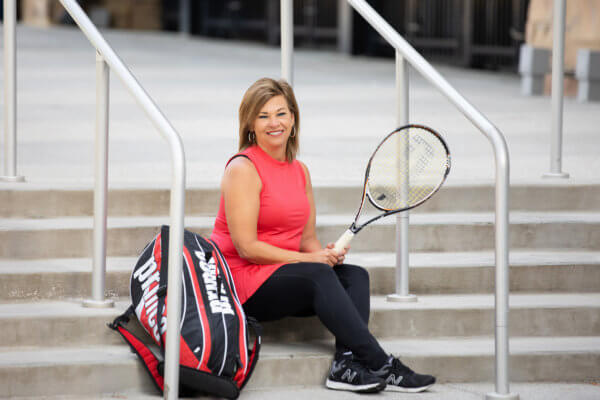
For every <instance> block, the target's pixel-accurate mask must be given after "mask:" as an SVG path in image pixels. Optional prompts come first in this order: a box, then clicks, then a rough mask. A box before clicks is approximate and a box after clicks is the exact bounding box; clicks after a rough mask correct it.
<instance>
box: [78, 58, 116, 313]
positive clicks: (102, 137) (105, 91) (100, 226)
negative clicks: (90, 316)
mask: <svg viewBox="0 0 600 400" xmlns="http://www.w3.org/2000/svg"><path fill="white" fill-rule="evenodd" d="M109 73H110V70H109V68H108V65H107V64H106V62H104V57H102V55H101V54H100V53H98V52H96V146H95V165H94V170H95V186H94V235H93V240H94V243H93V249H94V250H93V251H94V254H93V260H92V298H91V299H88V300H85V301H84V302H83V305H84V306H85V307H94V308H108V307H113V306H114V302H113V301H112V300H107V299H105V298H104V289H105V282H106V219H107V217H108V215H107V192H108V113H109V82H110V81H109Z"/></svg>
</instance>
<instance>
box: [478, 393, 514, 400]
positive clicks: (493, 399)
mask: <svg viewBox="0 0 600 400" xmlns="http://www.w3.org/2000/svg"><path fill="white" fill-rule="evenodd" d="M519 398H520V397H519V395H518V394H515V393H508V394H500V393H488V394H486V395H485V400H519Z"/></svg>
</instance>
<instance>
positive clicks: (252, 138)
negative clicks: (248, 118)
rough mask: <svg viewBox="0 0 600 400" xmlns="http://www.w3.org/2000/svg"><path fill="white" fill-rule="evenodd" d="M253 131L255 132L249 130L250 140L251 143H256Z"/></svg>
mask: <svg viewBox="0 0 600 400" xmlns="http://www.w3.org/2000/svg"><path fill="white" fill-rule="evenodd" d="M253 133H254V132H252V131H250V132H248V141H249V142H250V143H254V137H253V135H252V134H253Z"/></svg>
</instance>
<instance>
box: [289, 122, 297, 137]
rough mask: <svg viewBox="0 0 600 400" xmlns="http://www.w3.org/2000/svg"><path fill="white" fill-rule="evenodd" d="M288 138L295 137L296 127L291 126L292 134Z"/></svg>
mask: <svg viewBox="0 0 600 400" xmlns="http://www.w3.org/2000/svg"><path fill="white" fill-rule="evenodd" d="M290 137H296V125H294V126H292V134H291V135H290Z"/></svg>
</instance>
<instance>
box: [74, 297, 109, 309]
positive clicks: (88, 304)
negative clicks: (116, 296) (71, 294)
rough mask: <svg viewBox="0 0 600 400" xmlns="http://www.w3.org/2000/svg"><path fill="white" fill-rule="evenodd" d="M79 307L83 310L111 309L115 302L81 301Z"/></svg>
mask: <svg viewBox="0 0 600 400" xmlns="http://www.w3.org/2000/svg"><path fill="white" fill-rule="evenodd" d="M81 305H82V306H83V307H85V308H112V307H114V306H115V302H114V301H112V300H92V299H87V300H84V301H82V302H81Z"/></svg>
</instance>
